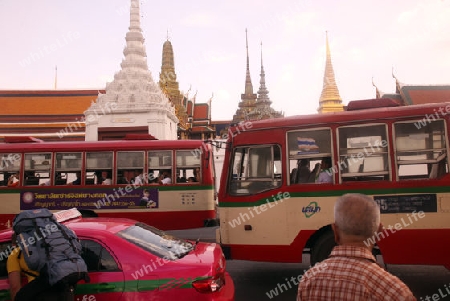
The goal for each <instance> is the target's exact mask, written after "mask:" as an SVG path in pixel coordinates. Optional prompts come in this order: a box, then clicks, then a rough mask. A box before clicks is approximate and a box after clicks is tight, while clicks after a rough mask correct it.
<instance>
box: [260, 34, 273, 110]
mask: <svg viewBox="0 0 450 301" xmlns="http://www.w3.org/2000/svg"><path fill="white" fill-rule="evenodd" d="M257 102H264V103H268V104H269V105H270V104H271V103H272V102H271V101H270V99H269V91H268V90H267V88H266V73H265V72H264V64H263V54H262V42H261V74H260V80H259V90H258V98H257Z"/></svg>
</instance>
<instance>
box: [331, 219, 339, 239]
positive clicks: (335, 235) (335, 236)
mask: <svg viewBox="0 0 450 301" xmlns="http://www.w3.org/2000/svg"><path fill="white" fill-rule="evenodd" d="M331 228H332V229H333V233H334V241H335V242H336V243H337V244H339V240H340V237H339V231H338V226H337V225H336V224H335V223H332V224H331Z"/></svg>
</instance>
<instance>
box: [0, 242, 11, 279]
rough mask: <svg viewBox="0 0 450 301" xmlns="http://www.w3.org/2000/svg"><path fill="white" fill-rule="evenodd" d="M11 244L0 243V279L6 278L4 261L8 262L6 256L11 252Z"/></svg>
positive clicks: (6, 272)
mask: <svg viewBox="0 0 450 301" xmlns="http://www.w3.org/2000/svg"><path fill="white" fill-rule="evenodd" d="M12 249H13V248H12V246H11V242H10V241H7V242H2V243H0V278H7V277H8V271H7V270H6V261H7V260H8V256H9V254H10V253H11V251H12Z"/></svg>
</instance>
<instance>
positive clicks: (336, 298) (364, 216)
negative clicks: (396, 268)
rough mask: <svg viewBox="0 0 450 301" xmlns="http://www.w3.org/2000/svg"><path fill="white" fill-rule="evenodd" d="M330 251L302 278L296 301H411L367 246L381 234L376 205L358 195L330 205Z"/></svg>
mask: <svg viewBox="0 0 450 301" xmlns="http://www.w3.org/2000/svg"><path fill="white" fill-rule="evenodd" d="M331 226H332V228H333V231H334V239H335V241H336V243H337V244H338V246H336V247H334V249H333V251H332V252H331V254H330V257H329V258H327V259H325V260H324V261H322V262H321V263H320V264H319V265H315V266H314V267H312V268H310V269H309V270H308V271H307V272H306V273H305V274H304V275H303V277H302V279H301V281H300V283H299V287H298V294H297V301H319V300H320V301H322V300H327V301H348V300H360V301H364V300H374V301H375V300H405V301H414V300H416V298H415V297H414V296H413V294H412V293H411V291H410V290H409V288H408V287H407V286H406V285H405V284H404V283H403V282H402V281H401V280H400V279H398V278H397V277H396V276H394V275H392V274H390V273H389V272H387V271H385V270H384V269H383V268H381V267H380V266H379V265H378V264H377V263H376V260H375V257H374V256H373V255H372V249H373V244H371V243H369V242H371V241H372V240H368V239H369V238H372V237H373V236H374V234H375V233H377V232H378V231H382V229H383V227H382V225H381V223H380V209H379V207H378V205H377V203H376V202H375V201H374V200H373V199H371V198H370V197H368V196H365V195H362V194H346V195H343V196H342V197H340V198H339V199H338V200H337V201H336V203H335V205H334V223H333V224H332V225H331Z"/></svg>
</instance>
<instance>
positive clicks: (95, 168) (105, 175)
mask: <svg viewBox="0 0 450 301" xmlns="http://www.w3.org/2000/svg"><path fill="white" fill-rule="evenodd" d="M112 166H113V153H112V152H88V153H86V180H85V184H86V185H92V179H94V183H93V184H97V185H101V184H102V183H105V185H111V184H112V183H113V182H112Z"/></svg>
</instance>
